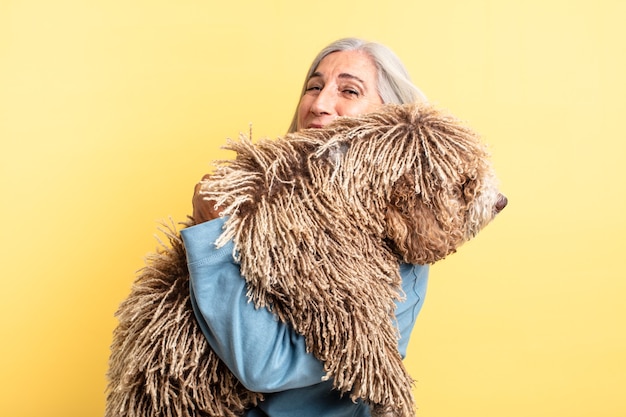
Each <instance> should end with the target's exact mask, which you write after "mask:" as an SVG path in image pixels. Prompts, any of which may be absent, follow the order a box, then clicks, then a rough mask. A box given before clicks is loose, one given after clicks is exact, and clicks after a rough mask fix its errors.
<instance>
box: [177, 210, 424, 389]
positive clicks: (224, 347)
mask: <svg viewBox="0 0 626 417" xmlns="http://www.w3.org/2000/svg"><path fill="white" fill-rule="evenodd" d="M223 224H224V220H223V219H216V220H213V221H210V222H206V223H202V224H199V225H197V226H193V227H190V228H188V229H184V230H182V232H181V233H182V236H183V240H184V242H185V247H186V249H187V258H188V264H189V272H190V276H191V279H190V281H191V291H192V303H193V305H194V310H195V313H196V317H197V319H198V322H199V324H200V327H201V329H202V331H203V333H204V335H205V336H206V338H207V340H208V342H209V344H210V345H211V347H212V348H213V350H214V351H215V353H216V354H217V355H218V356H219V357H220V358H221V359H222V360H223V361H224V362H225V363H226V365H227V366H228V367H229V369H230V370H231V371H232V372H233V374H234V375H235V376H236V377H237V379H239V380H240V381H241V383H242V384H243V385H244V386H245V387H246V388H248V389H250V390H252V391H256V392H276V391H283V390H287V389H293V388H301V387H305V386H310V385H313V384H317V383H319V382H321V380H322V377H323V376H324V374H325V373H324V370H323V364H322V363H321V362H320V361H319V360H317V359H316V358H315V357H314V356H313V355H312V354H310V353H308V352H307V351H306V344H305V340H304V337H303V336H301V335H299V334H297V333H296V332H295V331H294V330H293V329H292V328H291V327H290V326H289V325H287V324H285V323H283V322H280V321H279V320H277V319H276V318H275V316H274V315H273V314H272V313H271V312H269V311H268V310H267V309H265V308H261V309H256V308H255V307H254V304H253V303H252V302H251V301H249V300H248V297H247V296H246V291H247V288H246V282H245V280H244V279H243V278H242V277H241V275H240V271H239V265H238V264H236V263H235V262H234V261H233V257H232V251H233V246H232V243H231V244H228V245H226V246H224V247H222V248H219V249H217V248H216V247H215V245H214V242H215V240H216V239H217V237H218V236H219V234H220V233H221V232H222V226H223ZM400 271H401V274H402V276H403V290H404V292H405V294H406V300H405V301H404V302H402V303H397V308H396V321H397V323H396V324H397V326H398V329H399V331H400V336H401V337H400V341H399V349H400V353H401V354H402V356H403V357H404V356H405V354H406V349H407V346H408V343H409V336H410V333H411V330H412V329H413V325H414V323H415V318H416V317H417V314H418V313H419V310H420V308H421V306H422V303H423V299H424V296H425V292H426V283H427V277H428V267H420V266H412V265H401V268H400Z"/></svg>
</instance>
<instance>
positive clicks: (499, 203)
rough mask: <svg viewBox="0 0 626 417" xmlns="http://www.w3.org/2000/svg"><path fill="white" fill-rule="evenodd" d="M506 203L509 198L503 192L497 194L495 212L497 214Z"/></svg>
mask: <svg viewBox="0 0 626 417" xmlns="http://www.w3.org/2000/svg"><path fill="white" fill-rule="evenodd" d="M508 203H509V200H507V198H506V197H505V196H504V195H503V194H498V201H496V205H495V207H494V210H495V214H498V213H500V212H501V211H502V210H504V208H505V207H506V205H507V204H508Z"/></svg>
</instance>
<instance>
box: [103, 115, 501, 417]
mask: <svg viewBox="0 0 626 417" xmlns="http://www.w3.org/2000/svg"><path fill="white" fill-rule="evenodd" d="M226 148H227V149H230V150H232V151H234V152H236V157H235V159H234V160H229V161H222V162H221V163H220V164H219V166H218V167H217V169H216V171H215V173H214V174H213V175H212V176H211V177H210V179H207V180H205V181H203V183H202V185H201V191H200V192H201V194H202V195H203V196H204V197H205V198H206V199H208V200H211V201H212V202H214V203H215V205H216V206H219V207H221V208H222V214H223V215H224V216H227V220H226V223H225V227H224V231H223V233H222V235H221V236H220V238H219V239H218V240H217V242H216V245H217V246H223V245H224V244H226V243H227V242H229V241H231V240H232V241H233V242H234V246H235V251H234V253H233V256H234V257H235V259H236V260H237V261H238V262H239V263H240V267H241V274H242V276H243V277H244V278H245V279H246V281H247V285H248V292H249V295H250V297H251V299H252V300H253V301H254V303H255V305H256V306H257V307H266V308H270V309H271V311H272V312H273V313H274V314H275V315H276V316H277V317H278V318H279V319H280V320H282V321H283V322H285V323H289V324H290V325H291V326H292V327H293V328H294V330H295V331H296V332H298V333H300V334H302V335H304V336H305V339H306V344H307V348H308V349H309V350H310V351H311V352H312V353H313V354H314V355H315V356H316V357H317V358H318V359H319V360H320V361H322V362H323V363H324V369H325V371H326V373H327V375H326V378H332V380H333V383H334V387H335V389H337V390H338V391H340V392H342V393H349V395H350V396H351V397H352V398H353V399H359V398H360V399H363V400H364V401H366V402H367V403H368V404H370V405H371V406H372V415H373V416H402V417H404V416H413V415H414V413H415V410H414V401H413V396H412V384H413V380H412V379H411V377H410V375H409V374H408V372H407V371H406V369H405V368H404V365H403V363H402V358H401V357H400V354H399V352H398V348H397V342H398V340H397V337H398V336H397V330H396V329H395V327H394V325H393V311H394V308H395V304H394V301H395V300H397V299H398V298H399V297H401V296H400V285H401V277H400V274H399V268H398V265H399V262H406V263H412V264H432V263H435V262H437V261H439V260H441V259H443V258H445V257H446V256H448V255H450V254H451V253H454V252H455V251H456V250H457V249H458V248H459V247H460V246H461V245H462V244H463V243H464V242H466V241H468V240H470V239H471V238H473V237H474V236H476V234H477V233H478V232H479V231H480V230H482V229H483V228H484V227H485V226H486V225H487V224H488V223H489V222H491V221H492V220H493V218H494V217H495V216H496V214H498V213H499V212H500V211H501V210H502V209H503V208H504V207H505V206H506V204H507V200H506V197H504V195H502V194H501V193H500V192H499V186H498V182H497V178H496V175H495V172H494V169H493V167H492V165H491V163H490V156H489V153H488V151H487V148H486V146H485V145H484V144H483V143H482V142H481V140H480V138H479V136H478V135H477V134H476V133H475V132H474V131H473V130H472V129H470V128H469V127H467V126H465V125H464V124H463V123H462V122H460V121H459V120H458V119H456V118H455V117H453V116H452V115H450V114H448V113H447V112H445V111H443V110H440V109H437V108H435V107H434V106H431V105H429V104H425V103H419V104H417V103H416V104H406V105H395V104H390V105H385V106H384V107H383V108H382V109H381V110H380V111H378V112H375V113H371V114H366V115H363V116H357V117H351V118H347V117H346V118H338V119H337V120H336V121H335V122H333V123H332V124H331V125H329V126H327V127H326V128H323V129H307V130H302V131H299V132H296V133H290V134H287V135H286V136H284V137H282V138H278V139H276V140H267V139H266V140H261V141H258V142H255V143H253V142H252V140H251V138H247V137H245V136H242V137H241V138H240V139H239V141H229V143H228V144H227V146H226ZM167 233H168V236H169V239H170V245H169V246H168V245H165V244H164V245H163V249H162V250H161V251H159V252H157V253H156V254H153V255H152V257H151V258H150V259H149V260H148V263H147V266H146V267H145V268H144V269H143V270H142V271H141V273H140V274H139V276H138V278H137V280H136V282H135V284H134V285H133V289H132V290H131V294H130V295H129V297H128V299H127V300H125V301H124V302H123V303H122V304H121V306H120V308H119V310H118V312H117V313H116V314H117V317H118V319H119V321H120V323H119V325H118V328H117V329H116V330H115V332H114V338H113V344H112V348H111V349H112V353H111V358H110V361H109V372H108V378H109V387H108V394H107V414H106V415H107V417H113V416H128V417H138V416H142V417H145V416H170V415H172V416H174V415H175V416H192V415H209V416H212V415H220V416H222V415H224V416H237V415H241V414H242V413H243V412H244V411H245V410H246V409H247V408H250V407H252V406H254V405H256V404H257V403H258V401H262V398H263V397H262V395H261V394H258V393H253V392H250V391H248V390H246V389H245V388H244V387H243V386H242V385H241V384H240V383H239V382H238V381H237V380H236V378H234V376H233V375H232V374H231V373H230V371H229V370H228V369H227V368H226V367H225V365H224V364H223V363H222V362H221V361H220V360H219V358H217V356H216V355H215V354H214V353H213V352H212V351H211V349H210V347H209V346H208V345H207V343H206V341H205V340H204V337H203V335H202V333H201V332H200V331H199V329H198V326H197V324H196V323H195V320H194V316H193V311H192V308H191V304H190V301H189V290H188V280H189V276H188V271H187V269H186V263H185V251H184V247H183V245H182V243H181V240H180V237H179V235H178V233H177V232H176V231H175V230H170V231H169V232H167ZM285 271H287V272H285ZM303 280H315V282H313V283H312V284H313V285H301V283H302V282H303ZM312 288H315V289H312ZM320 289H322V290H320ZM329 293H332V294H333V296H332V297H331V296H328V294H329ZM346 306H348V308H346ZM328 312H331V313H332V314H328ZM327 329H332V331H330V332H328V331H326V330H327ZM373 333H374V335H375V336H376V337H372V334H373ZM380 375H382V378H381V377H380Z"/></svg>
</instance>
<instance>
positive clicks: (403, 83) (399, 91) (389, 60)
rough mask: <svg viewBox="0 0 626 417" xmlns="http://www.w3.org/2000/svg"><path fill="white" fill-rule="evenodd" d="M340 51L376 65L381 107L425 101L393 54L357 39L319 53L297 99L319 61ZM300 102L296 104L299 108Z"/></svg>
mask: <svg viewBox="0 0 626 417" xmlns="http://www.w3.org/2000/svg"><path fill="white" fill-rule="evenodd" d="M340 51H362V52H365V53H366V54H367V55H369V56H370V57H371V58H372V60H373V61H374V64H375V65H376V72H377V73H378V95H379V96H380V98H381V100H382V101H383V103H396V104H405V103H413V102H415V101H426V96H425V95H424V93H422V92H421V91H420V89H419V88H417V87H416V86H415V85H414V84H413V82H412V81H411V77H410V76H409V73H408V71H407V70H406V68H405V67H404V64H403V63H402V61H400V59H399V58H398V57H397V56H396V54H395V53H394V52H393V51H392V50H391V49H389V48H388V47H386V46H385V45H382V44H380V43H376V42H368V41H365V40H363V39H358V38H344V39H339V40H337V41H335V42H333V43H331V44H330V45H328V46H327V47H326V48H324V49H322V50H321V51H320V53H319V54H318V55H317V56H316V57H315V59H314V60H313V63H312V64H311V67H310V68H309V71H308V72H307V75H306V77H305V79H304V85H303V86H302V92H301V93H300V97H301V98H302V96H303V95H304V94H305V92H306V84H307V82H308V80H309V78H311V76H312V75H313V73H314V72H315V70H316V69H317V67H318V65H319V64H320V62H321V61H322V59H324V58H326V56H328V55H330V54H332V53H333V52H340ZM299 104H300V102H299V101H298V106H299ZM297 123H298V107H296V112H295V114H294V116H293V119H292V121H291V125H290V126H289V132H295V131H296V130H297Z"/></svg>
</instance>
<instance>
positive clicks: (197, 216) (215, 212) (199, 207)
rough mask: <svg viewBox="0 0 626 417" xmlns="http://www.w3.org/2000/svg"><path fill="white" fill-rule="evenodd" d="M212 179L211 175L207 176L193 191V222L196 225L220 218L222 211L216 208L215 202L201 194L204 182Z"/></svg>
mask: <svg viewBox="0 0 626 417" xmlns="http://www.w3.org/2000/svg"><path fill="white" fill-rule="evenodd" d="M210 178H211V175H209V174H206V175H205V176H204V177H202V180H201V181H200V182H199V183H197V184H196V186H195V188H194V190H193V198H192V199H191V204H192V205H193V216H192V217H193V220H194V222H195V224H200V223H204V222H208V221H209V220H213V219H217V218H218V217H219V216H220V212H221V209H220V208H219V207H218V208H216V207H215V201H213V200H208V199H206V198H205V197H204V196H203V195H202V194H200V189H201V188H202V182H203V181H206V180H208V179H210Z"/></svg>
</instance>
